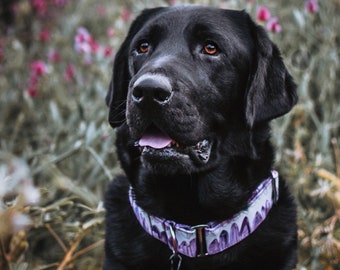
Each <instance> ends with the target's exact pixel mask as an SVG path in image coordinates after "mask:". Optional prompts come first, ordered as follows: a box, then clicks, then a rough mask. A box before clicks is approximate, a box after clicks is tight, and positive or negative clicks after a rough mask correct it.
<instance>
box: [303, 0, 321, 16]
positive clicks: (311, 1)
mask: <svg viewBox="0 0 340 270" xmlns="http://www.w3.org/2000/svg"><path fill="white" fill-rule="evenodd" d="M305 10H306V11H307V12H308V13H311V14H314V13H316V12H318V11H319V5H318V0H307V1H306V2H305Z"/></svg>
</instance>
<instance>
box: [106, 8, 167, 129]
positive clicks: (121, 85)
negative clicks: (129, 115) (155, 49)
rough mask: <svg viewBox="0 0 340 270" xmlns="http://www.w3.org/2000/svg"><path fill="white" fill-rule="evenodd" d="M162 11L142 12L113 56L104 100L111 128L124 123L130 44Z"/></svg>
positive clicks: (148, 10) (128, 80)
mask: <svg viewBox="0 0 340 270" xmlns="http://www.w3.org/2000/svg"><path fill="white" fill-rule="evenodd" d="M162 10H164V8H153V9H146V10H144V11H143V12H142V13H141V15H139V16H138V17H137V18H136V19H135V20H134V22H133V23H132V25H131V27H130V30H129V33H128V35H127V37H126V38H125V40H124V42H123V43H122V45H121V47H120V49H119V50H118V52H117V54H116V56H115V60H114V63H113V71H112V79H111V83H110V86H109V91H108V93H107V95H106V99H105V100H106V105H107V106H108V107H109V109H110V111H109V123H110V125H111V126H112V127H113V128H115V127H118V126H120V125H121V124H122V123H124V122H125V110H126V97H127V92H128V86H129V82H130V79H131V75H130V73H129V64H128V56H129V50H130V42H131V40H132V39H133V37H134V36H135V35H136V34H137V32H138V31H139V30H140V29H141V28H142V27H143V26H144V24H145V23H146V22H147V21H148V20H149V19H150V18H152V17H153V16H155V15H156V14H159V13H160V12H161V11H162Z"/></svg>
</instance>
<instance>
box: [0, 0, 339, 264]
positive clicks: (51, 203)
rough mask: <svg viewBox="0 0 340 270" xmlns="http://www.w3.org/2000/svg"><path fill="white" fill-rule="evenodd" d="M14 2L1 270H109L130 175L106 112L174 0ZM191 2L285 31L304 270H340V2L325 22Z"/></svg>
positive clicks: (1, 124)
mask: <svg viewBox="0 0 340 270" xmlns="http://www.w3.org/2000/svg"><path fill="white" fill-rule="evenodd" d="M5 2H6V3H7V4H8V6H9V7H10V8H8V7H7V6H6V4H1V5H2V6H1V7H0V14H1V16H0V18H3V19H0V30H1V31H2V36H1V37H0V89H1V90H0V91H1V99H0V149H1V150H0V268H1V269H13V270H17V269H23V270H24V269H58V270H61V269H100V268H101V264H102V261H103V239H104V230H105V228H104V223H103V221H104V209H103V205H102V201H103V193H104V190H105V186H106V185H107V183H108V182H109V181H110V180H111V179H112V178H113V176H114V175H116V174H117V173H119V172H120V168H119V164H118V161H117V157H116V155H115V149H114V137H115V134H114V131H113V130H112V129H111V128H110V127H109V125H108V122H107V113H108V112H107V108H106V106H105V102H104V100H105V95H106V90H107V87H108V85H109V82H110V76H111V72H112V61H113V57H114V53H115V52H116V50H117V49H118V47H119V44H120V42H121V41H122V39H123V37H124V36H125V34H126V32H127V29H128V25H129V23H130V22H131V20H132V19H133V18H134V17H135V16H136V15H137V14H138V13H139V12H140V11H141V10H142V9H143V8H145V7H153V6H158V5H169V4H173V2H174V1H163V2H162V1H156V0H154V1H151V0H150V1H118V0H112V1H108V0H101V1H95V0H84V1H71V0H64V1H61V0H59V1H55V0H53V1H52V0H41V1H38V0H37V1H30V0H17V1H5ZM5 2H4V3H5ZM180 2H181V1H176V3H177V4H178V3H180ZM183 2H184V1H183ZM183 2H182V3H183ZM190 2H191V3H200V4H209V5H214V6H221V7H224V8H238V9H240V8H242V9H246V10H247V11H248V12H250V13H251V14H252V16H253V17H254V18H255V19H256V11H257V8H258V7H259V6H260V5H265V6H267V7H268V8H269V9H270V11H271V14H272V16H276V17H278V22H279V24H280V25H281V27H282V31H281V32H278V33H275V32H273V33H270V35H271V37H272V39H273V40H274V41H275V43H277V44H278V46H279V48H280V49H281V51H282V54H283V57H284V59H285V62H286V64H287V65H288V68H289V70H290V71H291V73H292V75H293V77H294V78H295V80H296V82H297V83H298V85H299V87H298V92H299V96H300V102H299V104H298V105H297V106H296V107H295V109H294V110H293V111H292V113H290V114H289V115H287V116H285V117H283V118H281V119H278V120H276V121H274V123H273V143H274V144H275V145H276V146H277V165H276V166H277V167H278V169H279V170H280V171H281V172H282V174H283V175H284V176H285V178H286V179H287V180H288V182H289V185H290V186H291V188H292V190H293V191H294V194H295V196H296V200H297V204H298V209H299V243H300V248H299V249H300V255H299V257H300V258H299V266H298V269H301V270H302V269H313V270H314V269H340V268H339V266H338V265H339V264H340V146H339V144H340V141H339V140H340V138H339V131H340V120H339V119H340V92H339V91H338V90H339V88H340V82H339V80H338V79H337V78H338V77H339V76H340V67H339V65H340V59H339V50H340V36H339V31H340V30H339V25H340V16H339V15H338V14H339V11H340V2H339V0H329V1H322V2H320V3H319V9H318V10H317V11H316V12H315V13H310V12H307V11H306V10H305V7H304V3H303V1H293V0H289V1H286V0H285V1H284V0H280V1H269V0H268V1H267V0H263V1H260V0H259V1H246V0H238V1H237V0H229V1H213V0H211V1H207V0H206V1H204V0H200V1H199V0H198V1H190ZM34 3H36V4H34ZM37 3H40V6H39V5H37ZM41 3H45V4H46V5H45V6H44V5H42V4H41ZM12 5H13V6H12ZM12 7H14V8H13V9H12ZM12 10H14V12H12ZM5 15H6V16H5ZM262 24H263V25H264V26H265V27H266V23H265V22H262ZM81 33H82V34H83V36H82V37H80V36H79V35H80V34H81ZM86 36H87V38H89V39H88V40H87V41H86V42H85V44H84V43H82V39H83V38H85V39H86ZM88 44H90V45H91V46H90V48H88V47H86V46H87V45H88ZM58 55H59V56H58Z"/></svg>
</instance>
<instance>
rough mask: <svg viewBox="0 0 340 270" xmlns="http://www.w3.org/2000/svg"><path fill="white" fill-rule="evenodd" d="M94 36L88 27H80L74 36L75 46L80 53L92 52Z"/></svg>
mask: <svg viewBox="0 0 340 270" xmlns="http://www.w3.org/2000/svg"><path fill="white" fill-rule="evenodd" d="M91 43H93V41H92V37H91V35H90V33H89V32H88V31H87V29H86V28H84V27H80V28H78V30H77V34H76V36H75V38H74V48H75V50H76V51H77V52H78V53H84V54H89V53H91V52H92V48H91Z"/></svg>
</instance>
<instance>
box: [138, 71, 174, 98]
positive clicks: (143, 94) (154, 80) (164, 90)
mask: <svg viewBox="0 0 340 270" xmlns="http://www.w3.org/2000/svg"><path fill="white" fill-rule="evenodd" d="M171 96H172V88H171V84H170V82H169V79H168V78H166V77H164V76H161V75H143V76H142V77H140V78H139V79H138V80H137V81H136V82H135V83H134V85H133V89H132V100H133V101H134V102H135V103H137V104H144V103H158V104H165V103H167V102H168V101H169V100H170V99H171Z"/></svg>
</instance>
